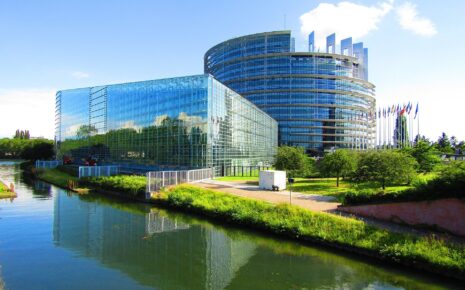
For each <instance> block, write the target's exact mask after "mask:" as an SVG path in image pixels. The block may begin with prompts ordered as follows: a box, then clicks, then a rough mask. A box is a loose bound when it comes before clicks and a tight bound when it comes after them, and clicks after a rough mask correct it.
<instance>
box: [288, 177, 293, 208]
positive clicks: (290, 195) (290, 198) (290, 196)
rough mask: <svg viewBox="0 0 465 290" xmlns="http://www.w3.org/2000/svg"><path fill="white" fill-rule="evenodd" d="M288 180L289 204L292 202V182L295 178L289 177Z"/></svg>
mask: <svg viewBox="0 0 465 290" xmlns="http://www.w3.org/2000/svg"><path fill="white" fill-rule="evenodd" d="M287 182H289V204H292V184H293V183H294V178H291V177H289V178H288V179H287Z"/></svg>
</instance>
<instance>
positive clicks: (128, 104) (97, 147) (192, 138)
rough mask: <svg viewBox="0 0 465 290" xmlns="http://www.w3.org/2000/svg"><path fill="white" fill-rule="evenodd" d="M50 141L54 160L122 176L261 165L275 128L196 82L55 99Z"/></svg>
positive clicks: (63, 94) (68, 93)
mask: <svg viewBox="0 0 465 290" xmlns="http://www.w3.org/2000/svg"><path fill="white" fill-rule="evenodd" d="M55 138H56V148H57V156H58V158H63V157H66V158H70V159H72V160H73V162H74V163H84V162H85V161H86V160H88V159H92V160H96V162H97V164H99V165H100V164H117V165H120V166H122V167H123V170H124V168H126V169H128V170H140V171H147V170H160V169H161V170H163V169H190V168H206V167H218V168H221V167H222V166H231V165H268V164H272V163H273V161H274V156H275V154H276V150H277V122H276V121H275V120H273V119H272V118H271V117H270V116H268V115H267V114H266V113H264V112H263V111H261V110H260V109H259V108H258V107H256V106H255V105H254V104H252V103H251V102H249V101H248V100H246V99H244V98H243V97H241V96H240V95H238V94H237V93H236V92H234V91H233V90H231V89H229V88H228V87H226V86H224V85H223V84H221V83H220V82H218V81H216V80H215V79H214V78H213V77H211V76H209V75H198V76H188V77H178V78H170V79H161V80H151V81H142V82H134V83H125V84H116V85H106V86H97V87H89V88H81V89H73V90H63V91H59V92H58V93H57V95H56V132H55ZM218 170H219V169H218Z"/></svg>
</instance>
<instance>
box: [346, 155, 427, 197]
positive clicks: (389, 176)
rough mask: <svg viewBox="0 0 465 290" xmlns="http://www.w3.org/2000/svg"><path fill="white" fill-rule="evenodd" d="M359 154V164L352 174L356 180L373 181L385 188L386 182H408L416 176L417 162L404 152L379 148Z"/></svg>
mask: <svg viewBox="0 0 465 290" xmlns="http://www.w3.org/2000/svg"><path fill="white" fill-rule="evenodd" d="M359 154H360V158H359V164H358V168H357V171H356V172H355V174H354V180H356V181H375V182H378V183H379V184H380V185H381V187H382V188H383V189H385V188H386V185H388V184H394V183H397V184H398V183H407V184H408V183H410V182H411V181H412V180H413V178H414V177H415V176H416V171H415V169H416V167H417V166H418V164H417V162H416V161H415V159H413V158H412V157H411V156H410V155H408V154H406V153H402V152H399V151H392V150H379V151H365V152H362V153H359Z"/></svg>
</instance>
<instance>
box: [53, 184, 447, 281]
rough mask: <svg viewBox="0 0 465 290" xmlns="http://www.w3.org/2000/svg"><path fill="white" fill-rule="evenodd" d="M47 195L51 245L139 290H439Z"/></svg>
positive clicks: (137, 212)
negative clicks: (95, 264)
mask: <svg viewBox="0 0 465 290" xmlns="http://www.w3.org/2000/svg"><path fill="white" fill-rule="evenodd" d="M54 195H55V201H54V207H55V209H54V212H55V213H54V229H53V239H54V242H55V244H56V245H57V246H59V247H63V248H65V249H67V250H71V251H73V252H75V253H77V254H78V257H76V258H78V259H79V258H82V259H88V258H91V259H94V260H96V261H99V262H100V264H101V265H102V266H104V267H105V268H110V269H115V270H118V271H119V272H120V273H124V274H125V275H127V276H128V277H131V278H132V279H133V280H134V281H136V282H137V283H139V284H140V285H144V286H149V287H154V288H159V289H224V288H230V289H293V288H306V289H314V288H319V289H321V288H327V289H334V288H344V289H345V288H347V289H364V288H375V289H376V288H379V289H386V288H388V289H392V288H393V287H394V288H396V287H400V288H406V289H411V288H415V289H441V287H439V288H438V287H437V284H436V285H435V284H434V283H428V282H427V281H425V282H423V281H422V280H421V279H416V278H415V277H414V276H415V275H414V274H412V273H402V269H400V270H396V269H385V268H383V267H380V266H379V265H374V264H373V262H369V263H368V262H364V261H360V260H356V259H353V258H349V257H346V256H344V255H341V254H336V253H332V252H329V251H325V250H322V249H318V248H313V247H307V246H302V245H299V244H298V243H294V242H288V241H283V240H277V239H272V238H268V237H264V236H261V235H258V234H250V233H247V232H244V231H242V230H237V229H232V228H230V229H226V228H223V227H218V226H213V225H211V224H210V223H208V222H205V221H204V220H199V219H196V218H192V217H190V216H188V215H183V214H175V213H169V212H168V213H167V212H166V211H162V210H158V209H153V208H152V209H149V208H148V207H146V206H144V205H140V204H139V205H135V204H127V203H124V202H121V201H117V202H115V201H111V200H108V199H106V198H102V197H96V196H92V195H90V196H88V195H84V196H77V195H66V194H60V193H58V194H54ZM96 199H98V201H97V200H96ZM106 203H107V204H106ZM95 274H97V276H98V273H95Z"/></svg>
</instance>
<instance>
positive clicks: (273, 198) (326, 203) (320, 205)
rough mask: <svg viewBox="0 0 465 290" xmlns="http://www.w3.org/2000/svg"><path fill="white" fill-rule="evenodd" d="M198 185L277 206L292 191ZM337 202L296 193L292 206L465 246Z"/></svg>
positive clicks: (464, 241) (240, 185) (453, 238)
mask: <svg viewBox="0 0 465 290" xmlns="http://www.w3.org/2000/svg"><path fill="white" fill-rule="evenodd" d="M194 184H195V185H197V186H200V187H203V188H208V189H214V190H218V191H222V192H227V193H231V194H233V195H237V196H242V197H248V198H253V199H258V200H263V201H268V202H271V203H275V204H277V203H289V190H284V191H269V190H261V189H259V188H258V185H253V184H247V183H246V182H240V181H235V182H232V181H228V182H227V181H219V180H204V181H201V182H196V183H194ZM331 201H333V202H331ZM334 201H335V198H334V197H331V196H325V195H317V194H307V193H305V194H304V193H299V192H292V204H293V205H298V206H301V207H303V208H306V209H309V210H313V211H320V212H328V213H332V214H336V215H340V216H345V217H350V218H355V219H358V220H361V221H363V222H365V223H367V224H370V225H373V226H376V227H379V228H382V229H386V230H389V231H393V232H398V233H408V234H413V235H419V236H430V235H435V236H436V237H441V238H444V239H446V240H450V241H454V242H457V243H461V244H465V238H463V237H456V236H451V235H448V234H445V233H440V232H436V231H432V230H427V229H418V228H413V227H410V226H406V225H401V224H395V223H391V222H385V221H380V220H376V219H373V218H366V217H360V216H354V215H351V214H347V213H344V212H340V211H338V210H337V206H338V205H340V203H338V202H334Z"/></svg>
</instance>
